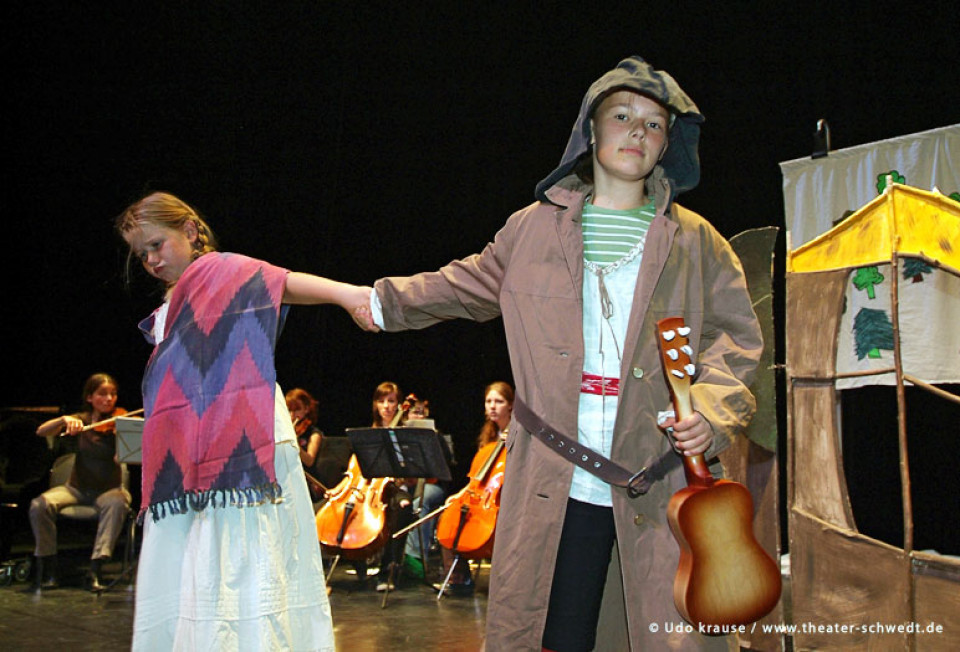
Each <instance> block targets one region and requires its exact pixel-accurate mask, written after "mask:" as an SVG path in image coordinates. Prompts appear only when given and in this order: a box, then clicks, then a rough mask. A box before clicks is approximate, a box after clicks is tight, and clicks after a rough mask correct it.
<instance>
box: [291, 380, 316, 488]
mask: <svg viewBox="0 0 960 652" xmlns="http://www.w3.org/2000/svg"><path fill="white" fill-rule="evenodd" d="M284 399H285V400H286V402H287V410H289V411H290V418H292V419H293V429H294V430H295V431H296V433H297V443H298V444H299V445H300V464H302V465H303V470H304V471H305V472H306V473H308V474H310V475H311V476H315V473H314V465H315V464H316V463H317V456H318V455H319V454H320V445H321V443H322V441H323V431H322V430H320V428H318V427H317V425H316V424H317V400H316V399H315V398H313V396H312V395H311V394H310V392H308V391H307V390H305V389H301V388H299V387H295V388H294V389H291V390H290V391H288V392H287V393H286V394H285V395H284ZM307 486H308V487H309V489H310V499H311V500H312V501H313V502H314V504H317V503H320V502H321V501H322V500H323V490H322V489H321V488H320V487H319V486H318V485H316V484H315V483H313V482H311V481H310V479H309V478H308V479H307Z"/></svg>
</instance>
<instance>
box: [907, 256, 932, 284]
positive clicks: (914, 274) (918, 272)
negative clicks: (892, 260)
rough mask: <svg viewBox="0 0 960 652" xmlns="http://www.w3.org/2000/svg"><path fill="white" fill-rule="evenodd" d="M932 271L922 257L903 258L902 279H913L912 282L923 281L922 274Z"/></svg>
mask: <svg viewBox="0 0 960 652" xmlns="http://www.w3.org/2000/svg"><path fill="white" fill-rule="evenodd" d="M932 271H933V268H932V267H930V265H928V264H927V263H926V261H925V260H923V259H922V258H904V259H903V280H905V281H906V280H909V279H913V282H914V283H923V275H924V274H929V273H930V272H932Z"/></svg>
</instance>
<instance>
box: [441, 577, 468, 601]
mask: <svg viewBox="0 0 960 652" xmlns="http://www.w3.org/2000/svg"><path fill="white" fill-rule="evenodd" d="M475 586H476V585H475V584H474V583H473V580H467V581H466V582H462V583H459V584H453V583H452V582H451V583H450V584H447V588H446V589H445V590H444V591H443V593H444V595H447V594H449V595H452V596H454V597H457V598H469V597H470V596H472V595H473V590H474V588H475ZM433 590H434V591H437V592H439V591H441V590H443V583H441V582H435V583H434V584H433Z"/></svg>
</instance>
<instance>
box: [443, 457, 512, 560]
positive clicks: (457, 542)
mask: <svg viewBox="0 0 960 652" xmlns="http://www.w3.org/2000/svg"><path fill="white" fill-rule="evenodd" d="M506 461H507V449H506V443H505V442H504V440H503V439H498V440H497V441H495V442H491V443H489V444H487V445H485V446H483V447H482V448H481V449H480V450H479V451H477V454H476V455H474V457H473V461H472V462H471V464H470V481H469V482H468V483H467V486H466V487H464V488H463V489H461V490H460V492H459V493H457V494H454V495H453V496H451V497H450V498H448V499H447V503H446V505H445V507H444V510H443V512H442V513H441V514H440V520H439V521H438V522H437V541H438V542H439V543H440V545H442V546H443V547H444V548H447V549H449V550H451V551H453V552H455V553H459V554H460V556H462V557H465V558H467V559H485V558H487V557H489V556H490V555H491V553H492V552H493V538H494V533H495V530H496V526H497V515H498V514H499V512H500V489H501V487H502V486H503V476H504V471H505V469H506Z"/></svg>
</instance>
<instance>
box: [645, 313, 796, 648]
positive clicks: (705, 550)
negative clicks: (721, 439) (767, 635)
mask: <svg viewBox="0 0 960 652" xmlns="http://www.w3.org/2000/svg"><path fill="white" fill-rule="evenodd" d="M689 334H690V328H689V327H687V326H685V325H684V322H683V318H682V317H668V318H666V319H661V320H660V321H658V322H657V341H658V344H659V346H660V352H661V358H662V362H663V370H664V374H665V375H666V378H667V384H668V385H669V388H670V393H671V395H672V397H673V404H674V409H675V410H676V418H677V420H678V421H679V420H682V419H684V418H686V417H688V416H690V415H692V414H693V406H692V403H691V400H690V378H691V377H692V376H693V375H694V373H695V372H696V367H695V365H694V364H693V349H692V348H691V346H690V343H689V338H688V335H689ZM668 436H669V435H668ZM683 467H684V469H683V470H684V474H685V476H686V479H687V487H686V488H685V489H681V490H680V491H678V492H677V493H675V494H674V495H673V497H671V499H670V502H669V504H668V505H667V519H668V521H669V524H670V530H671V531H672V532H673V535H674V537H675V538H676V539H677V543H678V544H679V546H680V562H679V564H678V566H677V574H676V576H675V577H674V581H673V601H674V603H675V604H676V607H677V611H679V612H680V615H682V616H683V617H684V619H686V621H687V622H689V623H690V624H691V625H694V626H695V627H702V628H703V627H705V629H704V630H703V631H705V633H707V634H713V633H717V634H721V633H725V631H724V628H725V627H727V628H728V627H729V626H738V625H746V624H749V623H752V622H755V621H757V620H759V619H760V618H763V617H764V616H765V615H766V614H768V613H770V611H771V610H772V609H773V608H774V607H775V606H776V604H777V601H778V600H779V599H780V589H781V580H780V569H779V568H778V567H777V564H776V562H774V561H773V559H771V558H770V556H769V555H768V554H767V552H766V551H765V550H764V549H763V548H762V547H761V546H760V544H759V543H757V540H756V538H755V537H754V534H753V499H752V498H751V496H750V492H749V491H748V490H747V488H746V487H744V486H743V485H742V484H740V483H738V482H733V481H731V480H715V479H714V478H713V475H712V474H711V473H710V469H709V468H708V467H707V463H706V460H705V459H704V456H703V454H699V455H684V456H683Z"/></svg>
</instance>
